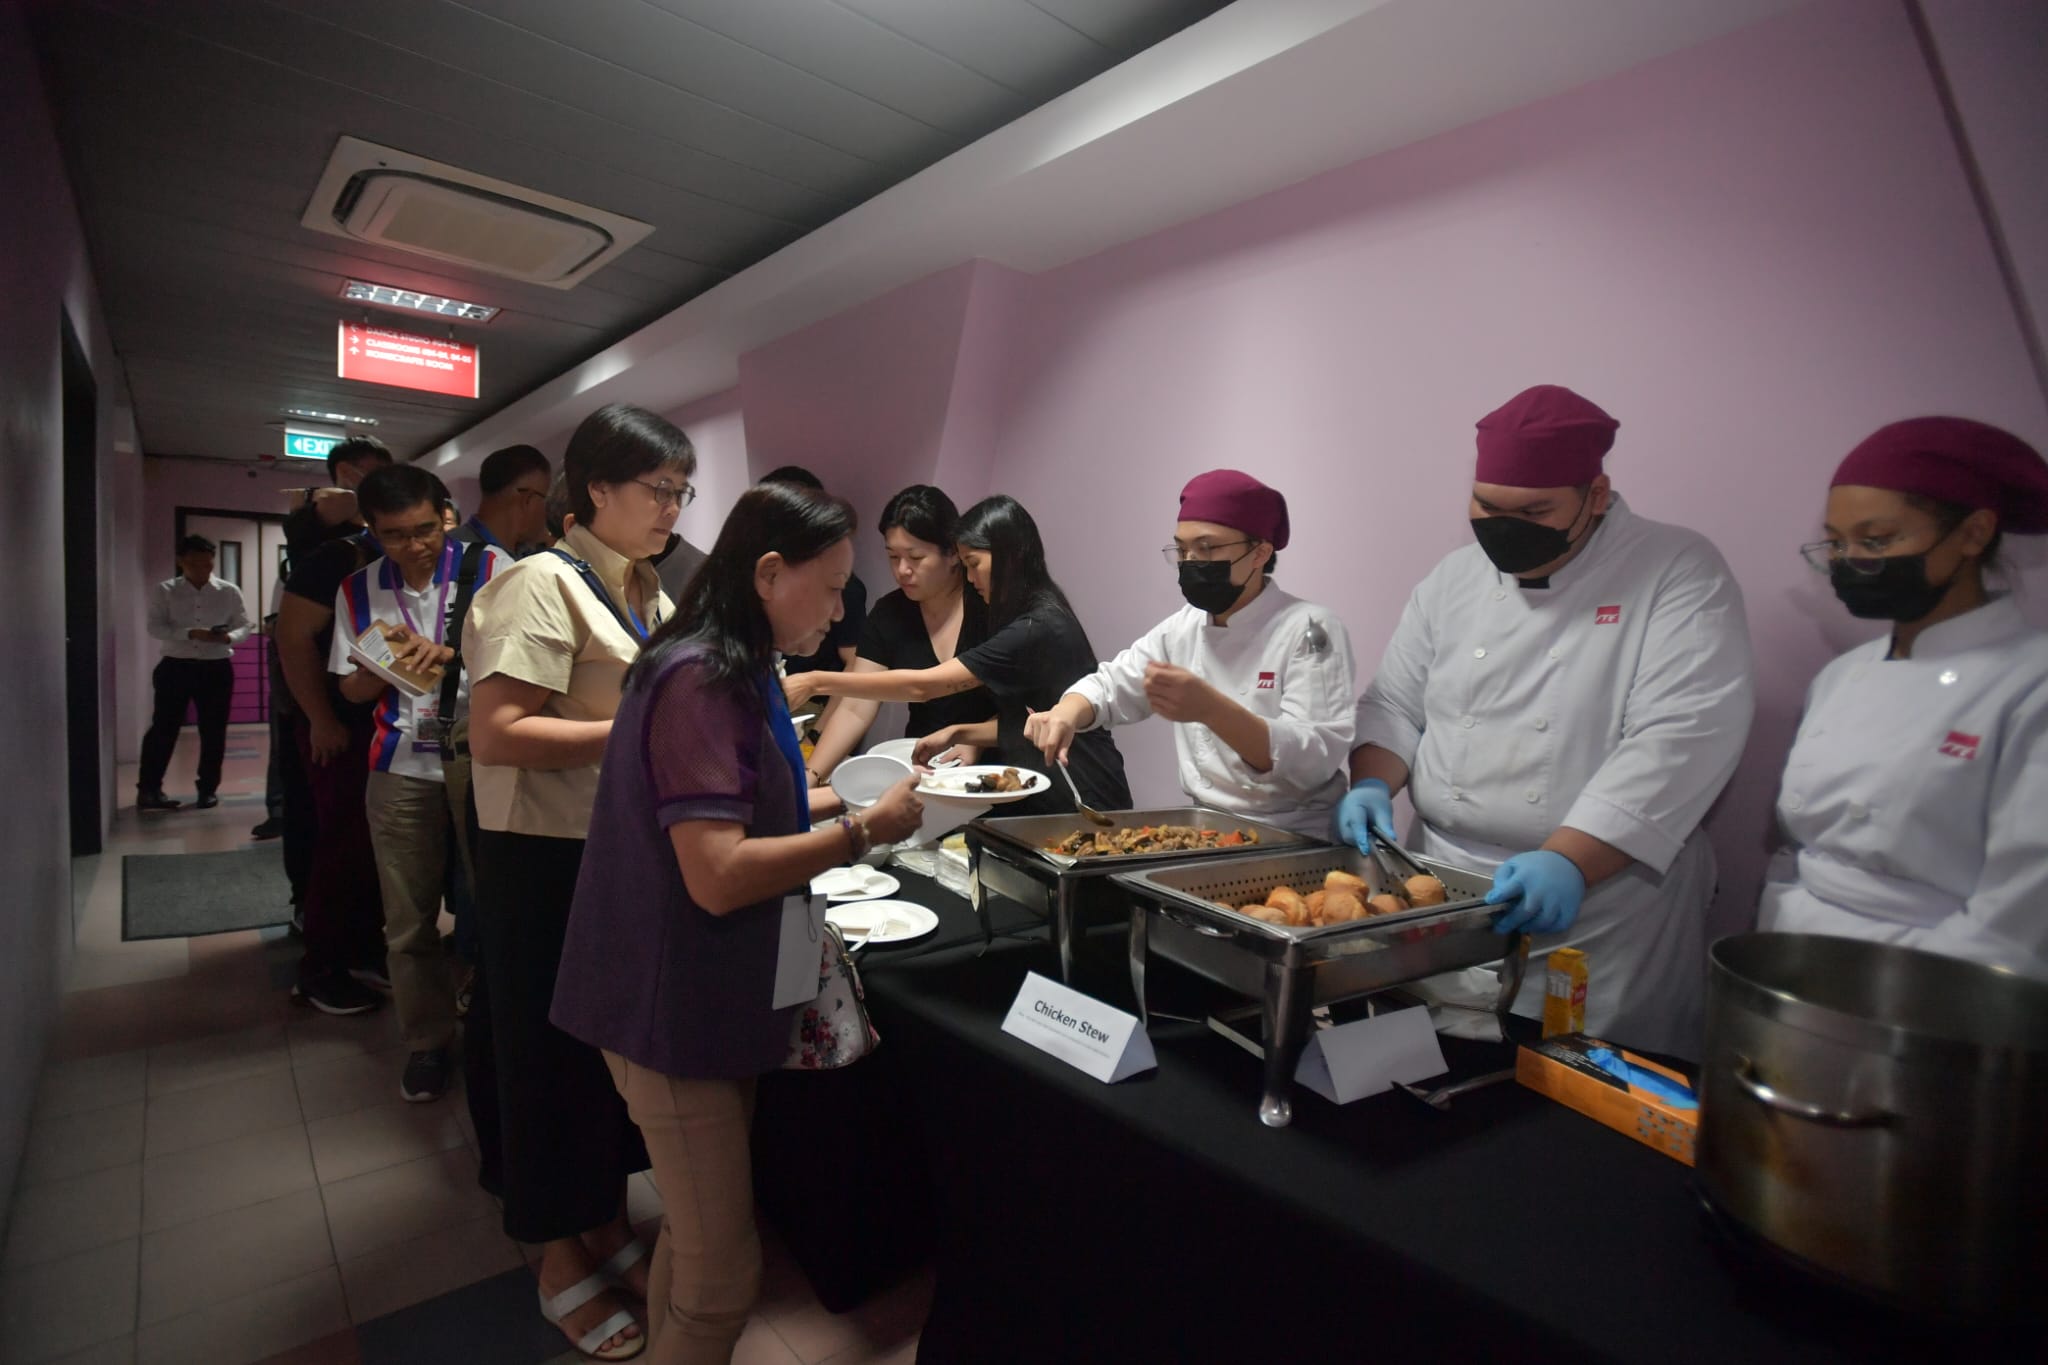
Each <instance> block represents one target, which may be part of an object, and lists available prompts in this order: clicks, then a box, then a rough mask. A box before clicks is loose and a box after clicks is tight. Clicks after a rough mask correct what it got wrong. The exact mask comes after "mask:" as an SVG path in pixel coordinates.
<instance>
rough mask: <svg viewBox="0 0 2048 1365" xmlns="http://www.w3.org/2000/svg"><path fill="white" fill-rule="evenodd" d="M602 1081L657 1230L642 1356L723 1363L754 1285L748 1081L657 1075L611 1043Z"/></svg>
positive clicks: (656, 1361) (652, 1360)
mask: <svg viewBox="0 0 2048 1365" xmlns="http://www.w3.org/2000/svg"><path fill="white" fill-rule="evenodd" d="M604 1062H605V1065H606V1066H608V1067H610V1068H611V1073H612V1084H614V1085H616V1086H618V1088H619V1094H621V1095H623V1096H624V1097H625V1100H626V1108H627V1110H628V1111H629V1112H630V1113H631V1114H632V1116H633V1122H634V1123H636V1124H638V1125H639V1126H640V1135H641V1137H643V1138H644V1139H645V1140H646V1142H647V1155H648V1157H649V1158H650V1159H651V1160H652V1162H653V1165H654V1183H655V1186H656V1187H657V1188H658V1189H659V1190H660V1191H661V1206H662V1219H661V1237H660V1239H659V1240H658V1241H656V1243H655V1244H654V1264H653V1266H652V1267H650V1269H649V1270H648V1278H647V1347H648V1349H647V1360H648V1361H649V1365H724V1363H725V1362H727V1361H730V1360H731V1359H732V1350H733V1345H734V1343H735V1342H737V1341H738V1340H739V1339H740V1332H741V1331H742V1330H743V1329H744V1328H745V1327H746V1325H747V1314H748V1313H749V1312H750V1311H751V1310H752V1309H753V1306H754V1300H755V1298H756V1297H757V1296H758V1295H759V1294H760V1291H761V1238H760V1234H759V1232H758V1231H757V1230H756V1229H755V1226H754V1177H753V1162H752V1158H751V1156H750V1155H749V1153H748V1150H747V1129H748V1127H749V1126H750V1125H751V1124H752V1122H753V1118H754V1082H753V1081H751V1080H747V1081H698V1080H682V1079H679V1078H677V1077H673V1076H663V1075H661V1074H660V1073H658V1072H654V1071H649V1070H648V1069H647V1068H645V1067H643V1066H636V1065H635V1064H634V1063H632V1062H629V1061H627V1060H626V1059H625V1058H624V1057H621V1056H619V1055H618V1054H617V1053H616V1052H607V1053H605V1054H604Z"/></svg>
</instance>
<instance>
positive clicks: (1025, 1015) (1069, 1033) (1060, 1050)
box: [1003, 972, 1159, 1082]
mask: <svg viewBox="0 0 2048 1365" xmlns="http://www.w3.org/2000/svg"><path fill="white" fill-rule="evenodd" d="M1003 1032H1005V1033H1007V1034H1009V1035H1010V1036H1011V1037H1012V1038H1018V1039H1022V1040H1023V1041H1024V1042H1027V1043H1029V1044H1030V1045H1031V1046H1033V1047H1035V1048H1037V1049H1038V1050H1039V1051H1040V1052H1044V1053H1049V1054H1050V1055H1052V1056H1054V1057H1057V1058H1059V1059H1060V1060H1061V1061H1063V1062H1065V1063H1066V1064H1067V1065H1069V1066H1071V1067H1073V1068H1074V1069H1076V1070H1077V1071H1080V1072H1082V1073H1084V1074H1086V1075H1089V1076H1093V1077H1094V1078H1095V1079H1096V1080H1098V1081H1109V1082H1115V1081H1120V1080H1123V1079H1124V1078H1125V1077H1127V1076H1135V1075H1137V1074H1138V1073H1139V1072H1140V1071H1150V1070H1151V1069H1152V1068H1153V1067H1155V1066H1157V1065H1159V1061H1158V1059H1157V1058H1156V1057H1154V1056H1153V1055H1152V1040H1151V1038H1149V1037H1147V1036H1146V1034H1145V1030H1144V1029H1143V1028H1142V1027H1140V1025H1139V1023H1138V1016H1137V1015H1135V1014H1126V1013H1124V1012H1123V1011H1122V1010H1120V1009H1116V1008H1113V1007H1112V1006H1109V1005H1105V1004H1103V1003H1102V1002H1101V1001H1100V1000H1097V999H1096V998H1095V997H1094V996H1092V995H1083V994H1082V993H1081V992H1079V991H1077V990H1075V989H1073V988H1072V987H1071V986H1063V985H1061V984H1060V983H1059V982H1057V981H1054V980H1052V979H1050V978H1049V977H1043V976H1040V975H1039V974H1038V973H1037V972H1026V973H1025V975H1024V984H1023V985H1022V986H1020V987H1018V988H1017V999H1016V1001H1015V1002H1014V1003H1012V1004H1011V1006H1010V1013H1009V1015H1008V1016H1007V1017H1005V1018H1004V1020H1003Z"/></svg>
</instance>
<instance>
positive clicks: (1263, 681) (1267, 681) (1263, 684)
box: [1259, 673, 1274, 692]
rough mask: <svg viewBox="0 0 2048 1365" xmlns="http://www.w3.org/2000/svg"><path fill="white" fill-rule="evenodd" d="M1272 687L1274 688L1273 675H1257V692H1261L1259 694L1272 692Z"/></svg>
mask: <svg viewBox="0 0 2048 1365" xmlns="http://www.w3.org/2000/svg"><path fill="white" fill-rule="evenodd" d="M1273 687H1274V682H1273V675H1272V674H1271V673H1261V674H1259V691H1261V692H1270V691H1272V690H1273Z"/></svg>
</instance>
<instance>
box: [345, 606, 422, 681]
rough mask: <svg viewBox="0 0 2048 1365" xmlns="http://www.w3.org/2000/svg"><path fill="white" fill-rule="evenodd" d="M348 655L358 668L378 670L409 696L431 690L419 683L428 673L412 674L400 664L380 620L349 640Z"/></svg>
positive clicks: (377, 673)
mask: <svg viewBox="0 0 2048 1365" xmlns="http://www.w3.org/2000/svg"><path fill="white" fill-rule="evenodd" d="M348 657H349V658H350V660H352V661H353V662H354V663H355V665H356V667H357V668H361V669H366V670H368V671H369V672H371V673H374V674H376V675H377V676H378V677H380V678H382V679H383V680H384V681H385V682H388V683H390V684H391V685H392V686H393V687H395V688H397V689H398V690H399V691H400V692H402V693H404V694H405V695H406V696H408V697H423V696H425V695H426V694H427V689H426V688H424V687H422V686H420V683H419V678H420V677H423V676H425V675H418V674H409V673H406V672H405V671H403V670H401V669H400V668H399V667H398V656H397V655H396V654H394V653H392V652H391V642H390V641H389V640H387V639H385V638H384V627H383V626H382V625H380V624H378V623H377V622H374V621H373V622H371V623H370V628H369V629H368V630H366V631H364V632H363V633H362V634H361V635H359V636H357V637H356V638H355V639H353V640H351V641H349V645H348ZM435 677H436V678H438V674H436V675H435ZM433 680H435V679H429V681H433Z"/></svg>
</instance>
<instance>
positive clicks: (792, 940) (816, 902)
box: [775, 895, 825, 1010]
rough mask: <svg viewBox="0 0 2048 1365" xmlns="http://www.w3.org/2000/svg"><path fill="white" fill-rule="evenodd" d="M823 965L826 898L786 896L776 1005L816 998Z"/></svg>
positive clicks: (778, 951)
mask: <svg viewBox="0 0 2048 1365" xmlns="http://www.w3.org/2000/svg"><path fill="white" fill-rule="evenodd" d="M824 965H825V898H824V897H823V896H809V895H805V896H784V897H783V898H782V940H781V943H780V944H779V946H778V947H777V949H776V952H775V1008H776V1009H779V1010H782V1009H788V1008H789V1007H790V1006H791V1005H807V1004H809V1003H810V1002H811V1001H813V1000H816V999H817V998H818V976H819V974H820V972H821V971H822V970H823V969H824Z"/></svg>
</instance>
